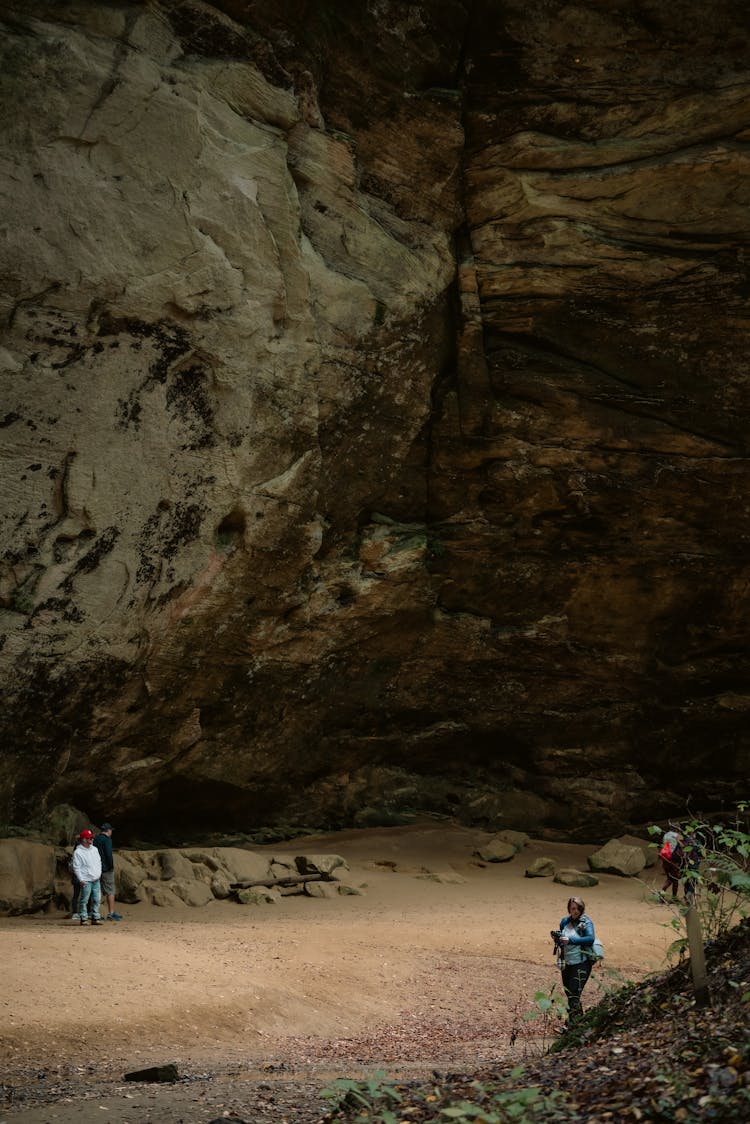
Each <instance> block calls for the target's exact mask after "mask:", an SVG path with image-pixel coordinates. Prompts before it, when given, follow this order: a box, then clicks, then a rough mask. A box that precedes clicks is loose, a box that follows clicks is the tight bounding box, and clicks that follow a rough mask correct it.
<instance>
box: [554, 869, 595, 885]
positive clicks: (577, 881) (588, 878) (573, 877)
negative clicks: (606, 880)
mask: <svg viewBox="0 0 750 1124" xmlns="http://www.w3.org/2000/svg"><path fill="white" fill-rule="evenodd" d="M553 881H555V882H559V883H560V884H561V885H562V886H598V885H599V879H598V878H597V877H596V875H594V874H589V873H588V871H583V870H558V872H557V874H556V875H555V877H554V879H553Z"/></svg>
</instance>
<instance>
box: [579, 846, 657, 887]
mask: <svg viewBox="0 0 750 1124" xmlns="http://www.w3.org/2000/svg"><path fill="white" fill-rule="evenodd" d="M588 864H589V867H590V868H591V870H594V871H597V872H599V873H602V874H619V875H621V876H622V877H623V878H633V877H634V876H635V875H636V874H640V873H641V871H642V870H643V868H644V867H645V865H646V859H645V856H644V854H643V850H642V849H641V848H640V847H632V846H630V845H629V844H627V843H619V842H618V841H617V839H610V841H609V842H608V843H605V845H604V846H603V847H601V848H600V849H599V850H598V851H595V852H594V854H593V855H589V856H588Z"/></svg>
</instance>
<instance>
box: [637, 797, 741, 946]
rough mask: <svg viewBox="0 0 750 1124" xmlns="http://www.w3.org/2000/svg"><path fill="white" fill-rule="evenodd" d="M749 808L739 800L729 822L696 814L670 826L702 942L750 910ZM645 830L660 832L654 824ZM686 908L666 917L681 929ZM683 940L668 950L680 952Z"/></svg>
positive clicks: (722, 931)
mask: <svg viewBox="0 0 750 1124" xmlns="http://www.w3.org/2000/svg"><path fill="white" fill-rule="evenodd" d="M749 809H750V802H748V801H741V802H740V803H739V804H738V805H737V811H736V814H735V818H734V822H732V823H728V824H726V823H720V822H717V823H712V822H711V821H710V820H708V819H705V818H700V817H697V818H693V819H689V820H684V821H681V822H680V823H678V824H676V825H674V826H675V829H676V830H677V831H678V832H679V834H680V836H681V846H682V851H683V866H682V871H681V874H682V877H683V878H684V880H685V881H684V885H685V899H686V904H687V905H688V906H690V905H694V906H695V908H696V910H697V913H698V917H699V920H700V925H701V929H702V931H703V934H704V939H705V940H706V941H714V940H718V938H719V937H721V936H722V935H723V934H725V933H727V932H728V931H729V929H731V928H732V926H733V925H735V924H736V923H737V922H738V921H739V920H740V919H741V918H742V917H746V916H747V915H748V912H749V910H750V831H749V830H748V822H747V821H748V810H749ZM648 830H649V833H650V834H651V835H652V836H657V837H658V836H661V833H662V829H661V828H660V827H658V826H657V825H652V826H651V827H649V829H648ZM685 912H686V910H685V909H683V908H681V907H680V908H679V912H678V913H677V915H676V916H675V917H674V918H673V919H672V921H671V925H672V927H673V928H674V929H675V930H676V931H677V932H679V933H680V934H682V933H683V918H684V916H685ZM685 944H686V938H685V937H684V936H683V935H680V937H679V938H678V939H677V940H675V941H674V942H673V944H672V945H671V946H670V949H669V953H672V954H674V953H678V954H680V955H682V954H683V953H684V950H685Z"/></svg>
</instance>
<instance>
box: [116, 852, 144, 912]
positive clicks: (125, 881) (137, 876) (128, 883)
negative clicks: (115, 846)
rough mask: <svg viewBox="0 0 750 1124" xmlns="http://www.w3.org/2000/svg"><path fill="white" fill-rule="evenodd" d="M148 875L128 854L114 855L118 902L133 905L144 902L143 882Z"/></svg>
mask: <svg viewBox="0 0 750 1124" xmlns="http://www.w3.org/2000/svg"><path fill="white" fill-rule="evenodd" d="M147 877H148V874H147V872H146V870H145V868H144V867H143V865H142V864H141V863H139V862H134V861H133V859H132V858H131V857H130V855H129V854H116V855H115V891H116V896H117V898H118V900H119V901H121V902H127V903H128V904H129V905H134V904H135V903H136V902H140V901H143V900H144V895H143V890H142V889H141V887H142V884H143V882H144V881H145V880H146V878H147Z"/></svg>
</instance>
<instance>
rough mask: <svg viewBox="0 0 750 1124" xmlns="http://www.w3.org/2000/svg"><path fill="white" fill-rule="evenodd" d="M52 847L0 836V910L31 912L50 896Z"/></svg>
mask: <svg viewBox="0 0 750 1124" xmlns="http://www.w3.org/2000/svg"><path fill="white" fill-rule="evenodd" d="M55 867H56V858H55V849H54V847H50V846H48V845H47V844H46V843H35V842H32V841H31V840H29V839H0V914H5V915H7V914H13V913H32V912H33V911H34V910H37V909H41V908H42V907H43V906H45V905H46V904H47V902H48V901H50V899H51V898H52V895H53V892H54V883H55Z"/></svg>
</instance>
